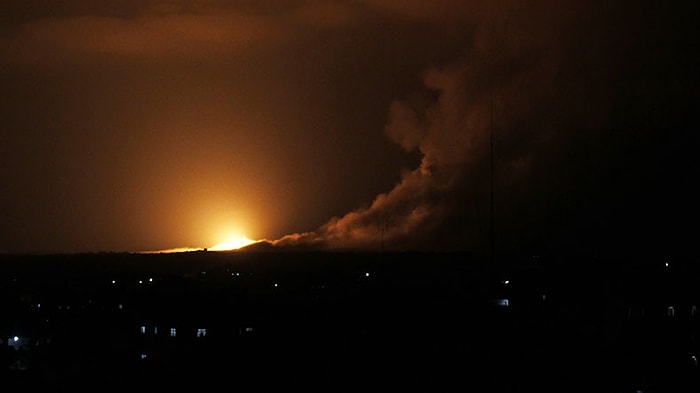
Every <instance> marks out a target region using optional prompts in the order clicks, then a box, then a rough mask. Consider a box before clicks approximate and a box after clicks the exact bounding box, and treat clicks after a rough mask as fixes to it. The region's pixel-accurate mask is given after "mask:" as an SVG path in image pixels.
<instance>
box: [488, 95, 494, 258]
mask: <svg viewBox="0 0 700 393" xmlns="http://www.w3.org/2000/svg"><path fill="white" fill-rule="evenodd" d="M489 130H490V132H489V134H490V135H489V148H490V152H489V160H490V178H491V179H490V180H491V201H490V202H491V206H490V210H491V211H490V216H491V233H490V238H491V239H490V241H491V244H490V246H491V250H490V251H491V261H492V262H493V261H494V260H495V258H496V243H495V225H494V192H493V185H494V181H493V177H494V169H493V131H494V124H493V87H492V88H491V110H490V127H489Z"/></svg>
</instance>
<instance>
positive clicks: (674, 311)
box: [666, 306, 676, 317]
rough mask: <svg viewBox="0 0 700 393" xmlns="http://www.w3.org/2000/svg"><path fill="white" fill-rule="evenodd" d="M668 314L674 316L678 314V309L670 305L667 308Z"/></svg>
mask: <svg viewBox="0 0 700 393" xmlns="http://www.w3.org/2000/svg"><path fill="white" fill-rule="evenodd" d="M666 315H668V316H669V317H673V316H675V315H676V310H674V309H673V307H672V306H668V309H666Z"/></svg>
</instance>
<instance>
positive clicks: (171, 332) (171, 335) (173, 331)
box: [170, 328, 177, 337]
mask: <svg viewBox="0 0 700 393" xmlns="http://www.w3.org/2000/svg"><path fill="white" fill-rule="evenodd" d="M175 336H177V329H175V328H170V337H175Z"/></svg>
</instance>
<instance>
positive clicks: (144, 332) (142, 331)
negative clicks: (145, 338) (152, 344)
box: [141, 326, 146, 334]
mask: <svg viewBox="0 0 700 393" xmlns="http://www.w3.org/2000/svg"><path fill="white" fill-rule="evenodd" d="M141 334H146V326H141Z"/></svg>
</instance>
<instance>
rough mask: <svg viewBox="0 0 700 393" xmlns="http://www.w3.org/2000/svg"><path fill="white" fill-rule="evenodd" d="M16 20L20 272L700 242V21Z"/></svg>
mask: <svg viewBox="0 0 700 393" xmlns="http://www.w3.org/2000/svg"><path fill="white" fill-rule="evenodd" d="M594 3H595V4H594ZM0 9H1V10H2V12H0V26H1V27H0V79H1V81H2V83H3V93H2V100H1V101H0V119H1V120H2V123H0V126H1V127H2V128H1V130H0V134H1V136H2V139H1V140H0V179H2V186H1V187H2V188H1V189H0V252H28V253H49V252H92V251H144V250H190V249H203V248H207V249H210V250H229V249H237V248H239V247H241V246H245V245H247V244H251V242H255V241H257V240H258V239H260V240H262V239H268V240H269V241H270V242H271V243H272V244H275V245H287V246H301V245H304V246H311V247H320V248H324V249H360V250H379V249H386V250H405V249H422V250H471V251H477V252H480V251H484V250H487V249H488V245H489V242H490V239H491V238H490V235H491V227H490V222H491V220H490V219H491V216H490V206H491V205H490V202H491V199H490V198H491V193H490V191H491V188H490V185H491V183H490V181H491V176H490V175H491V166H490V164H491V158H492V156H491V155H490V148H491V146H492V145H491V142H493V147H494V153H495V155H494V156H493V159H494V160H493V163H494V172H493V175H494V177H493V179H494V194H493V195H494V200H493V201H494V207H495V212H496V214H495V216H494V223H495V226H494V228H495V231H494V233H495V235H496V241H497V244H498V247H499V250H503V251H504V252H505V251H520V250H524V249H528V250H529V249H544V250H547V249H549V250H565V251H566V250H580V249H585V250H592V251H595V252H599V251H600V252H603V251H608V250H609V251H615V250H618V251H623V252H624V251H625V250H629V248H630V247H632V248H633V247H638V246H639V244H645V245H646V246H647V247H651V248H654V249H655V250H658V251H659V252H667V251H668V250H680V249H684V247H688V246H687V245H688V244H690V243H692V242H691V239H694V238H695V237H696V235H697V230H695V229H690V230H689V229H688V228H689V225H687V223H691V222H694V221H696V219H697V218H698V208H697V203H696V200H698V199H699V198H698V196H700V195H698V192H697V191H696V188H695V187H692V185H691V183H692V182H690V181H689V180H688V179H693V178H697V175H698V174H699V172H698V169H697V168H698V166H697V165H696V164H695V163H694V160H692V159H691V157H693V156H694V154H695V152H696V151H697V149H696V148H697V147H698V143H697V136H696V135H697V132H696V130H697V129H698V128H697V125H698V124H697V123H698V117H697V115H696V113H697V110H698V105H697V102H698V100H697V88H696V87H697V86H698V85H699V84H698V77H697V72H696V70H697V69H698V66H699V65H700V64H698V59H697V53H698V51H697V39H698V38H697V37H699V36H700V34H698V31H697V23H696V20H697V17H698V5H697V4H696V2H680V3H675V4H673V5H662V4H657V5H645V4H639V3H638V2H631V1H630V2H627V1H621V2H614V4H612V2H601V3H600V4H597V3H596V2H588V1H573V0H572V1H549V0H544V1H535V2H520V1H510V0H497V1H462V0H445V1H440V2H426V1H414V0H410V1H390V0H344V1H343V0H338V1H321V0H303V1H293V2H292V1H276V0H269V1H248V0H231V1H223V0H221V1H218V0H214V1H205V2H189V1H177V0H150V1H114V2H109V1H107V2H92V1H77V0H62V1H60V0H59V1H55V2H51V3H50V4H48V3H47V4H45V5H37V4H35V3H33V2H25V1H15V0H10V1H7V2H4V3H3V5H2V6H0ZM492 137H493V139H492ZM251 239H252V240H251Z"/></svg>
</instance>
